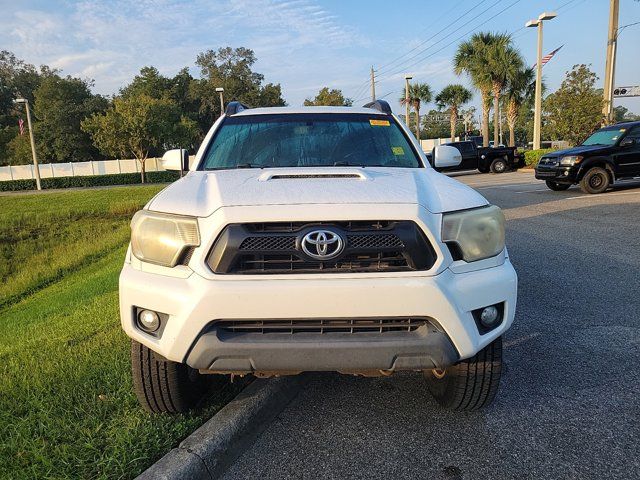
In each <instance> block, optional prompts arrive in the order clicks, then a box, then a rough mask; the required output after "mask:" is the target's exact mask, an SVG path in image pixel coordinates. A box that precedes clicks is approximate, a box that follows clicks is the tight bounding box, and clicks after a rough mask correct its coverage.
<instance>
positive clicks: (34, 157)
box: [14, 98, 42, 190]
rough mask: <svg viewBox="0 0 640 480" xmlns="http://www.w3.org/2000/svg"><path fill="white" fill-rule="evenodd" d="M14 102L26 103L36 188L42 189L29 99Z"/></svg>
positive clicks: (18, 99)
mask: <svg viewBox="0 0 640 480" xmlns="http://www.w3.org/2000/svg"><path fill="white" fill-rule="evenodd" d="M14 103H24V106H25V108H26V110H27V126H28V127H29V140H30V141H31V155H32V156H33V166H34V167H35V174H36V188H37V189H38V190H42V186H41V185H40V166H39V165H38V156H37V155H36V142H35V140H34V139H33V127H32V126H31V113H30V111H29V100H27V99H26V98H17V99H16V100H14Z"/></svg>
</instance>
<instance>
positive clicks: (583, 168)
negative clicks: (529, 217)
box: [536, 122, 640, 193]
mask: <svg viewBox="0 0 640 480" xmlns="http://www.w3.org/2000/svg"><path fill="white" fill-rule="evenodd" d="M634 177H640V122H626V123H618V124H616V125H611V126H609V127H605V128H601V129H600V130H598V131H597V132H595V133H593V134H592V135H591V136H590V137H589V138H587V139H586V140H585V141H584V142H582V144H581V145H578V146H577V147H574V148H569V149H566V150H558V151H557V152H551V153H547V154H545V155H544V156H543V157H542V158H541V159H540V161H539V162H538V165H536V178H537V179H539V180H545V181H546V182H547V187H549V188H550V189H551V190H556V191H558V190H566V189H567V188H569V187H570V186H571V185H575V184H580V188H581V189H582V191H583V192H585V193H602V192H604V191H606V190H607V188H609V186H610V185H611V184H612V183H613V182H614V181H616V180H623V179H630V178H634Z"/></svg>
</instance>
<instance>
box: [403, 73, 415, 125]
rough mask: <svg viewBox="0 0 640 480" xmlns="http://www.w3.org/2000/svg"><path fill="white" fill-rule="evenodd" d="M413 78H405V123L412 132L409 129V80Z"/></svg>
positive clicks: (407, 76)
mask: <svg viewBox="0 0 640 480" xmlns="http://www.w3.org/2000/svg"><path fill="white" fill-rule="evenodd" d="M412 78H413V77H412V76H410V75H405V76H404V106H405V115H406V116H405V119H406V120H405V123H406V124H407V129H408V130H411V128H409V123H410V122H409V80H411V79H412Z"/></svg>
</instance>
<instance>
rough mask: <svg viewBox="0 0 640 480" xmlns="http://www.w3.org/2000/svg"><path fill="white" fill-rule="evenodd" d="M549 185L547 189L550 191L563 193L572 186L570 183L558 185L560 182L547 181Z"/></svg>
mask: <svg viewBox="0 0 640 480" xmlns="http://www.w3.org/2000/svg"><path fill="white" fill-rule="evenodd" d="M545 183H546V184H547V187H549V189H551V190H553V191H554V192H562V191H564V190H567V189H568V188H569V187H570V186H571V184H569V183H558V182H552V181H551V180H547V181H546V182H545Z"/></svg>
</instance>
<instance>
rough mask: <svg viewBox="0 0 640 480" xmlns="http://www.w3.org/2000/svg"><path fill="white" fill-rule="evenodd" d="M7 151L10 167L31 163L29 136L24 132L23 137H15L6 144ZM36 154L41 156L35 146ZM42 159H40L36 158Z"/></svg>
mask: <svg viewBox="0 0 640 480" xmlns="http://www.w3.org/2000/svg"><path fill="white" fill-rule="evenodd" d="M7 150H8V153H9V159H10V161H11V163H10V165H28V164H30V163H31V162H33V157H32V154H31V141H30V140H29V135H28V134H27V133H26V132H25V134H24V135H16V136H15V137H13V138H12V139H11V140H10V141H9V143H8V144H7ZM36 153H37V154H38V155H40V154H41V152H40V151H38V147H37V146H36ZM38 158H42V157H38Z"/></svg>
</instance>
